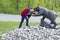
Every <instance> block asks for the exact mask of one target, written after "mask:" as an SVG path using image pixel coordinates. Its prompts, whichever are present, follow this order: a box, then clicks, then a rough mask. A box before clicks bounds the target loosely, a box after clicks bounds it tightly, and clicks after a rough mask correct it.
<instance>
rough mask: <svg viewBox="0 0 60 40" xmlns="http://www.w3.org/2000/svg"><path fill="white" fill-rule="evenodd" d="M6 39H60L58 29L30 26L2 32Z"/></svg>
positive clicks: (59, 30)
mask: <svg viewBox="0 0 60 40" xmlns="http://www.w3.org/2000/svg"><path fill="white" fill-rule="evenodd" d="M2 38H5V39H6V40H60V29H49V28H45V27H40V26H39V27H38V26H31V27H22V28H20V29H16V30H13V31H10V32H8V33H5V34H2Z"/></svg>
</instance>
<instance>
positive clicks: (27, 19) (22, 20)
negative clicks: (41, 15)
mask: <svg viewBox="0 0 60 40" xmlns="http://www.w3.org/2000/svg"><path fill="white" fill-rule="evenodd" d="M24 19H26V26H29V25H28V22H29V18H26V17H25V16H22V19H21V22H20V25H19V28H21V26H22V23H23V22H24Z"/></svg>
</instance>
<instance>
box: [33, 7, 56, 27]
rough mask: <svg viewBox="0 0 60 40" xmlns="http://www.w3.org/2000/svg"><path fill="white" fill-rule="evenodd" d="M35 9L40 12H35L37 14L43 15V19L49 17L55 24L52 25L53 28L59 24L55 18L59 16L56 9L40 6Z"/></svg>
mask: <svg viewBox="0 0 60 40" xmlns="http://www.w3.org/2000/svg"><path fill="white" fill-rule="evenodd" d="M34 10H35V11H37V12H38V14H35V16H43V18H42V19H41V21H44V19H45V18H47V19H49V20H50V21H51V24H54V26H53V27H51V28H55V27H56V25H57V24H56V22H55V19H56V17H57V16H56V12H55V11H52V10H48V9H44V8H42V7H39V6H38V7H36V8H34Z"/></svg>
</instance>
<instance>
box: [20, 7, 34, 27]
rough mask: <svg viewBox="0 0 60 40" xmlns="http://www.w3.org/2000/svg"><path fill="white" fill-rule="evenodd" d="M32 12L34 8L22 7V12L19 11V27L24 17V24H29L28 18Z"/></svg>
mask: <svg viewBox="0 0 60 40" xmlns="http://www.w3.org/2000/svg"><path fill="white" fill-rule="evenodd" d="M33 12H34V10H33V9H32V8H31V9H29V8H26V9H24V10H23V11H22V13H21V18H22V19H21V22H20V25H19V28H21V26H22V23H23V21H24V19H26V26H29V25H28V22H29V18H30V17H31V14H32V13H33Z"/></svg>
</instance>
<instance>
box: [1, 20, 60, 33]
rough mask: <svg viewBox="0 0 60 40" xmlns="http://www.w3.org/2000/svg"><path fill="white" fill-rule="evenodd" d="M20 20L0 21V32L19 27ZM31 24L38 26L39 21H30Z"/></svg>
mask: <svg viewBox="0 0 60 40" xmlns="http://www.w3.org/2000/svg"><path fill="white" fill-rule="evenodd" d="M19 24H20V22H11V21H0V33H5V32H8V31H11V30H14V29H17V28H18V27H19ZM29 25H30V26H36V25H39V23H38V22H29ZM58 25H60V23H58ZM23 26H25V22H24V23H23Z"/></svg>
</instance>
